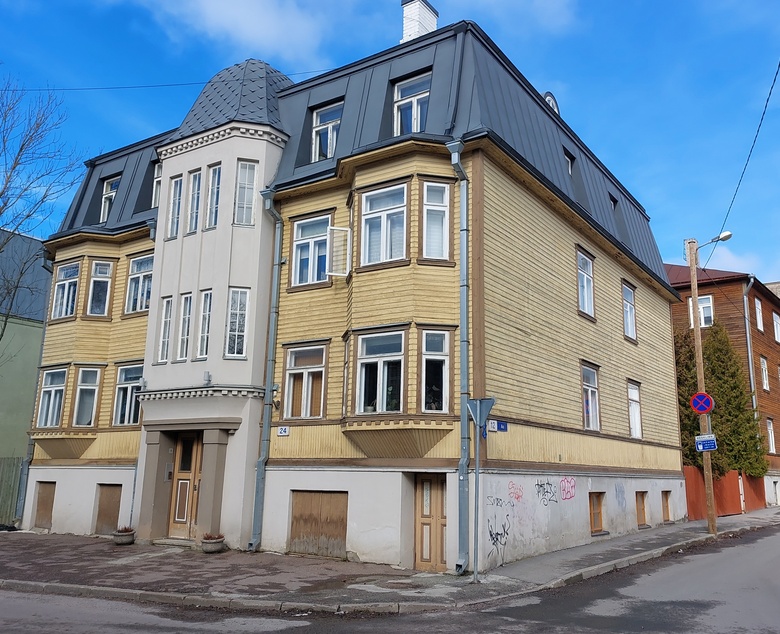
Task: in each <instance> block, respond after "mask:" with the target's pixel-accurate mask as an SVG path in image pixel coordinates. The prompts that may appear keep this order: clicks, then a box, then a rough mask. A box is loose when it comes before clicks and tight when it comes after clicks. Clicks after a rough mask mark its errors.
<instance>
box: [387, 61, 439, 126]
mask: <svg viewBox="0 0 780 634" xmlns="http://www.w3.org/2000/svg"><path fill="white" fill-rule="evenodd" d="M430 92H431V74H430V73H428V74H426V75H422V76H420V77H414V78H413V79H408V80H407V81H402V82H400V83H398V84H396V86H395V100H394V101H395V108H394V112H395V116H394V119H395V136H401V135H403V134H410V133H413V132H425V120H426V119H427V118H428V96H429V94H430Z"/></svg>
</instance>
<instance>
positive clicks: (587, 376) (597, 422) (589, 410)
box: [580, 363, 601, 431]
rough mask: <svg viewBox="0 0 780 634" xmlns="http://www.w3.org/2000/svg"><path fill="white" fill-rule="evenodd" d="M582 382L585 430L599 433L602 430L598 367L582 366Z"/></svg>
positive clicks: (584, 364) (585, 364)
mask: <svg viewBox="0 0 780 634" xmlns="http://www.w3.org/2000/svg"><path fill="white" fill-rule="evenodd" d="M580 382H581V384H582V420H583V425H584V427H585V429H588V430H591V431H599V430H600V429H601V419H600V417H599V415H600V411H599V410H600V407H599V371H598V369H597V368H596V367H594V366H592V365H589V364H587V363H583V364H582V365H581V366H580Z"/></svg>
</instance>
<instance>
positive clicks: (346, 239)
mask: <svg viewBox="0 0 780 634" xmlns="http://www.w3.org/2000/svg"><path fill="white" fill-rule="evenodd" d="M351 268H352V229H350V228H349V227H333V226H330V227H328V255H327V264H326V265H325V274H326V275H333V276H335V277H346V276H347V275H349V272H350V270H351Z"/></svg>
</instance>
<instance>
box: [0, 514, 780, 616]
mask: <svg viewBox="0 0 780 634" xmlns="http://www.w3.org/2000/svg"><path fill="white" fill-rule="evenodd" d="M775 525H780V508H778V507H772V508H767V509H762V510H760V511H754V512H752V513H750V514H747V515H735V516H731V517H721V518H718V532H719V536H723V535H728V534H734V533H739V532H743V531H747V530H751V529H755V528H761V527H764V526H775ZM709 539H712V537H711V536H710V535H708V534H707V525H706V522H705V521H696V522H687V523H681V524H673V525H670V526H662V527H658V528H652V529H647V530H643V531H640V532H638V533H633V534H631V535H626V536H623V537H616V538H614V539H607V540H604V541H599V542H596V543H592V544H587V545H584V546H578V547H576V548H569V549H567V550H562V551H558V552H554V553H548V554H545V555H539V556H537V557H532V558H528V559H524V560H521V561H518V562H515V563H512V564H507V565H506V566H502V567H501V568H497V569H495V570H491V571H490V572H489V573H488V574H481V575H480V576H479V578H480V581H481V582H480V583H476V584H475V583H472V575H471V574H468V575H464V576H462V577H457V576H454V575H449V574H427V573H420V572H417V571H414V570H402V569H397V568H395V567H392V566H383V565H377V564H364V563H352V562H346V561H335V560H329V559H320V558H314V557H297V556H289V555H276V554H271V553H246V552H239V551H228V552H224V553H221V554H218V555H205V554H203V553H201V552H200V551H196V550H192V549H188V548H181V547H178V546H153V545H141V544H133V545H130V546H115V545H114V543H113V542H112V541H111V540H110V539H105V538H99V537H79V536H75V535H39V534H35V533H29V532H2V533H0V588H2V589H3V590H15V591H27V592H40V593H44V594H67V595H79V596H90V597H99V598H106V599H127V600H135V601H152V602H158V603H177V604H182V605H191V606H202V607H220V608H227V609H233V610H270V611H285V612H296V613H297V612H307V611H327V612H358V611H362V612H388V613H399V612H400V613H406V612H420V611H427V610H443V609H451V608H464V607H474V606H478V605H480V604H484V603H489V602H492V601H495V600H498V599H506V598H508V597H511V596H518V595H521V594H526V593H529V592H534V591H537V590H541V589H544V588H550V587H556V586H561V585H564V584H566V583H573V582H576V581H580V580H582V579H588V578H590V577H593V576H596V575H600V574H605V573H607V572H610V571H612V570H615V569H617V568H623V567H625V566H628V565H631V564H634V563H638V562H640V561H645V560H647V559H652V558H654V557H660V556H661V555H663V554H665V553H667V552H672V551H676V550H680V549H682V548H686V547H689V546H692V545H695V544H697V543H701V542H703V541H707V540H709Z"/></svg>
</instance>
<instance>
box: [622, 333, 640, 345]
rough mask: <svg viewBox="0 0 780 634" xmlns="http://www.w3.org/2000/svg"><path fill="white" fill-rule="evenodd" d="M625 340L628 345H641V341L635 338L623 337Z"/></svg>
mask: <svg viewBox="0 0 780 634" xmlns="http://www.w3.org/2000/svg"><path fill="white" fill-rule="evenodd" d="M623 339H625V340H626V341H628V343H632V344H634V345H635V346H638V345H639V341H637V340H636V339H635V338H634V337H629V336H628V335H623Z"/></svg>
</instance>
